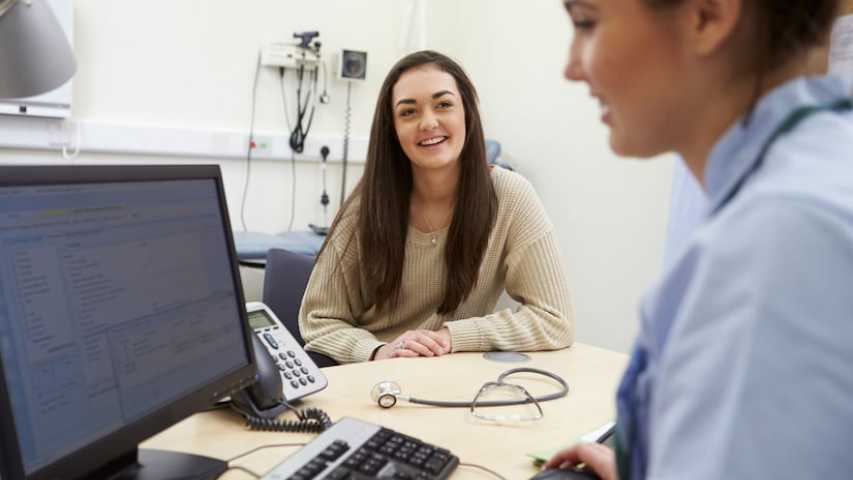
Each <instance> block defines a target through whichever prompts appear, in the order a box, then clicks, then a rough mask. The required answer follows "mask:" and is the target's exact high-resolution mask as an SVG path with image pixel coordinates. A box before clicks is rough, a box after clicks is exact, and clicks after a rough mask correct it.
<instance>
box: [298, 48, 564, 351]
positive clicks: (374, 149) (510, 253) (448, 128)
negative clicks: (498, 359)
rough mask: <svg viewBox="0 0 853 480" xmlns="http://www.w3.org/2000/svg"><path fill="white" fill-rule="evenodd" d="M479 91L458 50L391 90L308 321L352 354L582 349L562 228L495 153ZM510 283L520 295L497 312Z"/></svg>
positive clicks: (406, 65) (404, 71)
mask: <svg viewBox="0 0 853 480" xmlns="http://www.w3.org/2000/svg"><path fill="white" fill-rule="evenodd" d="M485 152H486V149H485V144H484V137H483V128H482V125H481V122H480V114H479V110H478V108H477V93H476V90H475V89H474V86H473V84H472V83H471V81H470V80H469V79H468V77H467V75H466V74H465V72H464V71H463V70H462V68H461V67H460V66H459V65H458V64H456V62H454V61H453V60H451V59H449V58H448V57H446V56H444V55H442V54H439V53H436V52H432V51H422V52H417V53H414V54H411V55H409V56H407V57H405V58H403V59H402V60H400V61H399V62H398V63H397V64H396V65H395V66H394V67H393V68H392V69H391V72H390V73H389V74H388V76H387V77H386V79H385V82H384V83H383V85H382V89H381V91H380V94H379V99H378V100H377V104H376V112H375V114H374V118H373V126H372V128H371V132H370V145H369V147H368V153H367V164H366V166H365V173H364V177H363V178H362V180H361V181H360V182H359V184H358V186H357V187H356V188H355V191H354V192H353V194H352V195H351V196H350V198H349V199H347V201H346V203H345V205H344V207H343V208H342V209H341V211H340V212H339V214H338V216H337V218H336V219H335V222H334V224H333V226H332V230H331V232H330V234H329V236H328V238H327V240H326V243H325V245H324V246H323V249H322V251H321V252H320V255H319V256H318V259H317V265H316V266H315V268H314V271H313V273H312V275H311V280H310V281H309V284H308V288H307V290H306V292H305V298H304V299H303V303H302V310H301V312H300V315H299V326H300V330H301V331H302V335H303V337H304V338H305V340H306V342H307V343H306V347H307V349H308V350H313V351H317V352H321V353H324V354H326V355H329V356H331V357H332V358H334V359H336V360H338V361H340V362H357V361H365V360H370V359H377V360H379V359H385V358H396V357H415V356H436V355H443V354H446V353H450V352H457V351H487V350H546V349H557V348H564V347H567V346H569V345H570V344H571V343H572V340H573V337H574V326H573V316H574V314H573V309H572V305H571V301H570V299H569V293H568V287H567V282H566V279H565V275H564V272H563V268H562V265H561V263H560V254H559V251H558V249H557V242H556V240H555V237H554V230H553V227H552V225H551V222H550V221H549V220H548V218H547V216H546V214H545V211H544V209H543V208H542V205H541V203H540V202H539V199H538V198H537V196H536V194H535V192H534V191H533V189H532V187H531V186H530V184H529V183H528V182H527V181H526V180H525V179H524V178H522V177H521V176H519V175H518V174H515V173H513V172H509V171H506V170H502V169H500V168H497V167H495V168H490V167H489V165H488V163H487V161H486V153H485ZM504 290H506V291H507V292H508V293H509V295H510V296H511V297H513V298H514V299H515V300H517V301H518V302H520V303H521V307H520V308H519V309H518V310H517V311H515V312H513V311H510V310H504V311H500V312H494V311H493V310H494V308H495V305H496V303H497V299H498V297H499V296H500V294H501V293H502V292H503V291H504Z"/></svg>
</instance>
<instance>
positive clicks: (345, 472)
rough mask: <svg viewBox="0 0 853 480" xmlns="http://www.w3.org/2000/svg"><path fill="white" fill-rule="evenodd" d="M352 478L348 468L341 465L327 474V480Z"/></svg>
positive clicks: (347, 479)
mask: <svg viewBox="0 0 853 480" xmlns="http://www.w3.org/2000/svg"><path fill="white" fill-rule="evenodd" d="M350 478H352V476H351V475H350V471H349V469H348V468H344V467H339V468H337V469H336V470H334V471H333V472H332V473H330V474H329V475H327V476H326V479H327V480H349V479H350Z"/></svg>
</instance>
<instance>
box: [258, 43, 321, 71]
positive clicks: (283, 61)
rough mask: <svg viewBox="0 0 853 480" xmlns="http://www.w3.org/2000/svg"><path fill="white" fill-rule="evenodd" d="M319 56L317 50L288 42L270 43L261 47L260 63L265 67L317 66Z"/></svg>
mask: <svg viewBox="0 0 853 480" xmlns="http://www.w3.org/2000/svg"><path fill="white" fill-rule="evenodd" d="M319 63H320V57H319V55H318V54H317V52H315V51H313V50H310V49H307V48H302V47H300V46H299V45H293V44H289V43H271V44H269V45H266V46H264V47H263V48H262V49H261V65H263V66H265V67H274V68H279V67H284V68H299V67H301V66H305V67H309V68H317V64H319Z"/></svg>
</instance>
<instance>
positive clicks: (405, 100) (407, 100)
mask: <svg viewBox="0 0 853 480" xmlns="http://www.w3.org/2000/svg"><path fill="white" fill-rule="evenodd" d="M445 95H453V92H451V91H450V90H442V91H440V92H435V93H433V94H432V98H433V99H436V98H439V97H443V96H445ZM401 103H405V104H410V105H415V104H417V103H418V102H417V101H416V100H415V99H414V98H401V99H400V100H399V101H397V104H396V105H394V107H395V108H396V107H399V106H400V104H401Z"/></svg>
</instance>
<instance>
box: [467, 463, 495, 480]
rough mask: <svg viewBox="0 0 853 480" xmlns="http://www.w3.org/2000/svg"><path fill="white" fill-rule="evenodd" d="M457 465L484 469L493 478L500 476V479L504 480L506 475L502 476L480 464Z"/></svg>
mask: <svg viewBox="0 0 853 480" xmlns="http://www.w3.org/2000/svg"><path fill="white" fill-rule="evenodd" d="M459 466H460V467H468V468H476V469H479V470H482V471H484V472H486V473H488V474H490V475H493V476H494V477H495V478H500V479H501V480H506V477H504V476H503V475H501V474H500V473H498V472H496V471H494V470H492V469H490V468H486V467H484V466H482V465H476V464H473V463H459Z"/></svg>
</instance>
